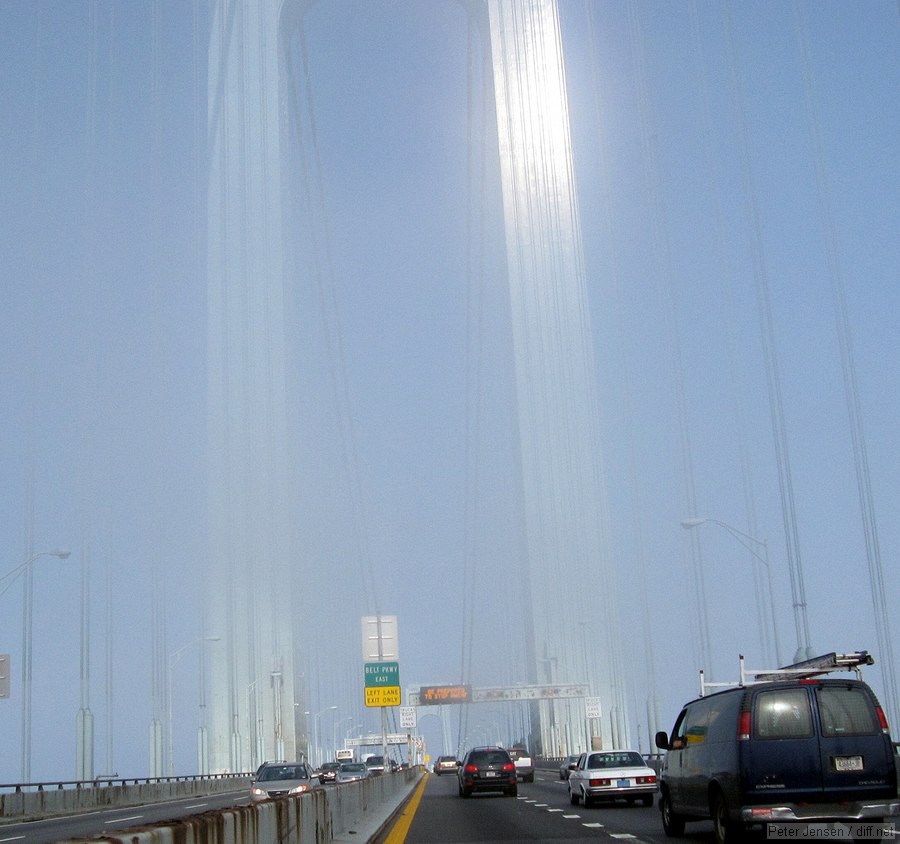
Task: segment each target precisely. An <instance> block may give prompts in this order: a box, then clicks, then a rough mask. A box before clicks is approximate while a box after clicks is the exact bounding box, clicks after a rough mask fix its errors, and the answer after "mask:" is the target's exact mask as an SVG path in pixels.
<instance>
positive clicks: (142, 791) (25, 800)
mask: <svg viewBox="0 0 900 844" xmlns="http://www.w3.org/2000/svg"><path fill="white" fill-rule="evenodd" d="M251 782H252V777H250V776H222V777H216V778H204V779H196V778H192V779H185V780H164V781H153V782H139V781H136V782H134V783H132V784H128V783H122V784H119V785H114V784H112V783H110V784H108V785H98V786H93V787H78V788H64V787H63V786H62V784H60V786H59V787H57V788H50V789H46V788H40V789H38V790H36V791H15V792H10V793H8V794H0V824H2V823H4V822H6V823H9V822H11V821H22V820H29V821H33V820H41V819H42V818H49V817H53V816H54V815H67V814H73V813H75V812H85V811H88V810H91V809H109V808H112V807H115V806H121V807H125V806H141V805H143V804H144V803H158V802H159V801H160V800H173V799H177V798H179V797H196V796H202V795H204V794H221V793H223V792H225V791H239V790H240V789H242V788H246V789H248V790H249V788H250V783H251Z"/></svg>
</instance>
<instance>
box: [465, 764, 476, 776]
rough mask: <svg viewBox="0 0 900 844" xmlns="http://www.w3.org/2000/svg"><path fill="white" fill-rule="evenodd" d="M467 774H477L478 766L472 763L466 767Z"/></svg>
mask: <svg viewBox="0 0 900 844" xmlns="http://www.w3.org/2000/svg"><path fill="white" fill-rule="evenodd" d="M466 773H467V774H477V773H478V766H477V765H473V764H472V763H471V762H470V763H469V764H468V765H466Z"/></svg>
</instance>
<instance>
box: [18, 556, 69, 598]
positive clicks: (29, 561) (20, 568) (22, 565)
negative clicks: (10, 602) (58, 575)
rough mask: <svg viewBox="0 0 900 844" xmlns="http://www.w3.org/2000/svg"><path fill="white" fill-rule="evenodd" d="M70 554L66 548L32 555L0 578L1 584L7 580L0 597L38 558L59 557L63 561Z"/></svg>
mask: <svg viewBox="0 0 900 844" xmlns="http://www.w3.org/2000/svg"><path fill="white" fill-rule="evenodd" d="M71 553H72V552H71V551H69V550H68V549H67V548H57V549H55V550H54V551H41V552H39V553H37V554H32V556H30V557H29V558H28V559H27V560H25V562H24V563H19V565H17V566H16V567H15V568H14V569H13V570H12V571H8V572H7V573H6V574H4V575H3V577H0V583H3V581H4V580H7V579H8V580H9V582H8V583H7V584H6V585H5V586H4V587H3V589H2V590H0V595H2V594H4V592H6V590H7V589H9V588H10V587H11V586H12V585H13V583H14V582H15V579H16V578H17V577H18V576H19V575H20V574H22V572H24V571H25V569H27V568H28V566H30V565H31V564H32V563H33V562H34V561H35V560H37V559H38V558H40V557H59V559H60V560H65V559H66V558H67V557H68V556H69V555H70V554H71Z"/></svg>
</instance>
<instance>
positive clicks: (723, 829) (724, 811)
mask: <svg viewBox="0 0 900 844" xmlns="http://www.w3.org/2000/svg"><path fill="white" fill-rule="evenodd" d="M712 819H713V832H714V833H715V836H716V844H732V842H734V841H737V840H738V839H739V838H740V825H739V824H736V823H734V821H732V820H731V819H730V818H729V817H728V806H726V805H725V798H724V797H723V796H722V792H720V791H718V792H716V793H715V795H713V799H712Z"/></svg>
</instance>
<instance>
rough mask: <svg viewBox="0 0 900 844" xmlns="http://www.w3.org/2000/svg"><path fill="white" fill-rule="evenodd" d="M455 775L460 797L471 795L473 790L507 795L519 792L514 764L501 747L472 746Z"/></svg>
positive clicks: (512, 795) (511, 795) (514, 794)
mask: <svg viewBox="0 0 900 844" xmlns="http://www.w3.org/2000/svg"><path fill="white" fill-rule="evenodd" d="M456 775H457V778H458V780H459V796H460V797H471V796H472V793H473V792H475V791H502V792H503V793H504V794H506V795H507V796H509V797H515V796H516V795H517V794H518V793H519V785H518V782H519V781H518V778H517V776H516V766H515V764H514V763H513V760H512V759H511V758H510V755H509V753H507V752H506V751H505V750H504V749H503V748H502V747H473V748H472V749H471V750H470V751H469V752H468V753H467V754H466V755H465V756H464V757H463V760H462V762H461V763H460V766H459V768H457V772H456Z"/></svg>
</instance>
